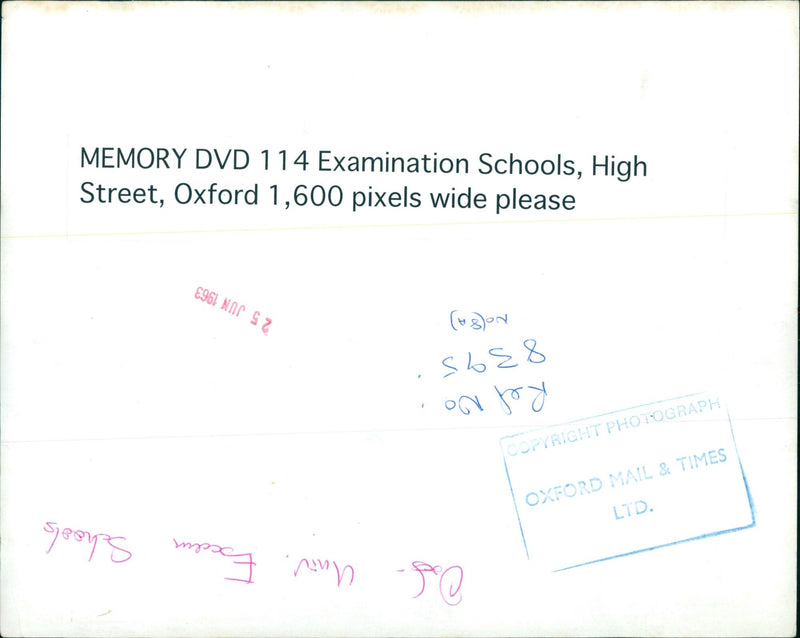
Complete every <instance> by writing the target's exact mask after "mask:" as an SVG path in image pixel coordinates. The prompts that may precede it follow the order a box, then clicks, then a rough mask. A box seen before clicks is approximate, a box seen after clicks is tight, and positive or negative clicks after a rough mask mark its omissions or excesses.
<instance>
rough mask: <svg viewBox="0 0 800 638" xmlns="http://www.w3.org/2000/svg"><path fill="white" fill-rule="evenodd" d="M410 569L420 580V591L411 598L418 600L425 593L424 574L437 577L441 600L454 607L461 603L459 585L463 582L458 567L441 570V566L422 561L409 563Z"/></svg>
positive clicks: (402, 570) (462, 573) (400, 570)
mask: <svg viewBox="0 0 800 638" xmlns="http://www.w3.org/2000/svg"><path fill="white" fill-rule="evenodd" d="M411 569H412V570H413V571H415V572H417V573H418V574H419V575H420V578H421V579H422V589H420V590H419V593H417V595H416V596H412V598H419V597H420V596H422V594H423V593H424V592H425V586H426V585H427V582H426V579H425V576H426V574H433V575H434V576H438V577H439V594H440V595H441V597H442V600H443V601H444V602H445V603H446V604H448V605H450V606H451V607H454V606H455V605H458V604H459V603H460V602H461V585H462V583H463V582H464V569H463V568H462V567H461V566H460V565H452V566H450V567H448V568H447V569H443V568H442V566H441V565H431V564H429V563H425V562H423V561H419V560H415V561H414V562H413V563H411ZM397 571H398V572H404V571H406V570H405V569H398V570H397Z"/></svg>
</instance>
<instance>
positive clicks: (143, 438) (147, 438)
mask: <svg viewBox="0 0 800 638" xmlns="http://www.w3.org/2000/svg"><path fill="white" fill-rule="evenodd" d="M795 419H796V417H795V416H785V417H780V416H776V417H754V418H735V419H733V421H734V422H735V423H744V422H749V421H794V420H795ZM713 422H721V423H722V422H724V423H727V417H726V418H719V419H703V420H694V421H693V423H713ZM660 423H664V422H663V421H660ZM572 424H573V422H572V421H569V422H567V423H557V424H555V425H542V426H540V427H541V428H547V427H557V426H567V425H572ZM540 427H534V428H531V426H529V425H528V426H525V425H473V426H455V427H447V428H387V429H383V430H302V431H297V430H286V431H281V432H238V433H233V434H171V435H164V436H127V437H125V436H123V437H104V438H85V439H41V440H33V439H31V440H12V441H2V443H0V445H4V446H5V445H12V444H13V445H19V444H35V443H92V442H113V441H166V440H171V439H223V438H242V437H261V436H292V435H297V436H308V435H322V434H324V435H337V434H383V433H387V434H392V433H397V432H409V433H410V432H453V431H468V430H523V431H522V432H517V433H516V434H523V433H527V432H530V431H532V430H539V429H540ZM509 436H515V435H514V434H510V435H509Z"/></svg>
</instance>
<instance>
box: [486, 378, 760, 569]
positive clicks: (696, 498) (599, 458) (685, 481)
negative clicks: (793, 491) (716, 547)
mask: <svg viewBox="0 0 800 638" xmlns="http://www.w3.org/2000/svg"><path fill="white" fill-rule="evenodd" d="M500 445H501V447H502V451H503V460H504V463H505V469H506V474H507V476H508V483H509V486H510V488H511V497H512V500H513V503H514V508H515V510H516V515H517V519H518V521H519V529H520V532H521V534H522V546H523V548H524V552H525V555H527V557H528V558H529V559H530V560H531V561H535V562H536V563H537V564H538V565H539V566H541V567H543V568H545V569H547V570H549V571H560V570H564V569H571V568H574V567H580V566H583V565H589V564H592V563H597V562H600V561H605V560H610V559H612V558H620V557H623V556H629V555H631V554H636V553H638V552H644V551H650V550H654V549H657V548H661V547H667V546H670V545H675V544H677V543H683V542H688V541H694V540H700V539H703V538H707V537H709V536H716V535H719V534H725V533H729V532H736V531H739V530H743V529H747V528H749V527H753V526H754V525H755V512H754V507H753V502H752V498H751V496H750V491H749V489H748V486H747V479H746V478H745V474H744V470H743V468H742V464H741V461H740V459H739V454H738V452H737V450H736V442H735V440H734V437H733V426H732V424H731V421H730V417H729V415H728V412H727V409H726V408H725V406H724V404H723V403H722V402H721V401H720V399H719V398H718V397H717V396H716V395H710V394H707V393H700V394H693V395H688V396H683V397H677V398H674V399H667V400H664V401H657V402H654V403H648V404H645V405H639V406H636V407H632V408H627V409H625V410H619V411H616V412H610V413H607V414H601V415H598V416H594V417H589V418H586V419H580V420H578V421H573V422H571V423H566V424H562V425H554V426H550V427H544V428H539V429H536V430H532V431H528V432H523V433H520V434H515V435H513V436H506V437H503V438H502V439H501V440H500Z"/></svg>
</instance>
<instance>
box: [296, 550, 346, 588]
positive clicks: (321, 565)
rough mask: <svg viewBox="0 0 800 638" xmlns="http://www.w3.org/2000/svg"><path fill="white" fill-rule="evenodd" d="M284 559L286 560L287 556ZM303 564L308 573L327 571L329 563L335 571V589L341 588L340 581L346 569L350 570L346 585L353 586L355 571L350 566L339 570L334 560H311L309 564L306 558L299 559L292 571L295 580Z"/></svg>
mask: <svg viewBox="0 0 800 638" xmlns="http://www.w3.org/2000/svg"><path fill="white" fill-rule="evenodd" d="M286 557H287V558H288V557H289V556H288V555H287V556H286ZM303 563H305V566H306V569H307V570H308V571H311V572H323V571H328V570H329V569H330V566H331V563H333V568H334V569H335V570H336V586H337V587H341V586H342V581H343V580H344V578H345V576H346V574H347V570H348V569H349V570H350V582H349V583H347V584H348V585H352V584H353V579H354V578H355V575H356V573H355V570H354V569H353V567H352V566H351V565H345V566H344V567H342V569H341V570H340V569H339V565H338V564H337V563H336V561H335V560H334V561H328V560H322V559H317V558H312V559H311V562H310V563H309V562H308V559H307V558H301V559H300V562H299V563H297V568H296V569H295V570H294V575H295V578H296V577H297V574H298V573H299V572H300V568H301V567H302V566H303Z"/></svg>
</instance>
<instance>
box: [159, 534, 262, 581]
mask: <svg viewBox="0 0 800 638" xmlns="http://www.w3.org/2000/svg"><path fill="white" fill-rule="evenodd" d="M172 542H173V543H175V549H194V553H195V554H199V553H200V552H205V551H207V550H211V553H212V554H219V555H220V556H224V557H225V558H245V557H247V560H235V561H233V563H234V564H235V565H247V566H248V568H249V573H248V576H247V579H246V580H245V579H244V578H230V577H228V576H225V577H224V578H225V580H235V581H237V582H240V583H246V584H248V585H249V584H251V583H252V582H253V567H255V565H256V564H255V563H254V562H253V554H251V553H250V552H245V553H243V554H234V553H233V552H234V551H235V550H234V549H233V547H224V546H222V545H213V544H211V543H179V542H178V541H176V540H175V539H174V538H173V539H172Z"/></svg>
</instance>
